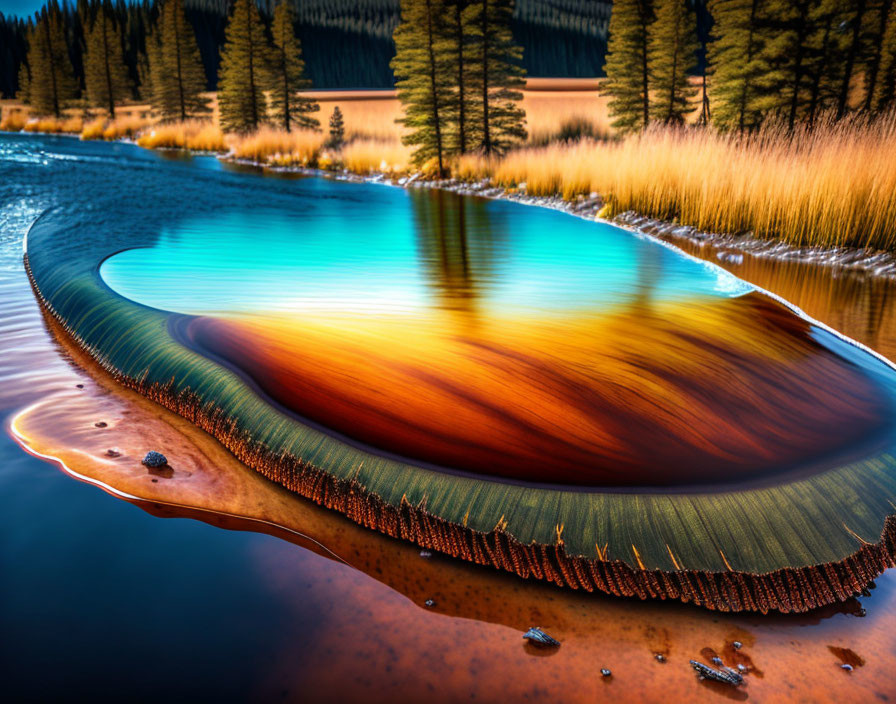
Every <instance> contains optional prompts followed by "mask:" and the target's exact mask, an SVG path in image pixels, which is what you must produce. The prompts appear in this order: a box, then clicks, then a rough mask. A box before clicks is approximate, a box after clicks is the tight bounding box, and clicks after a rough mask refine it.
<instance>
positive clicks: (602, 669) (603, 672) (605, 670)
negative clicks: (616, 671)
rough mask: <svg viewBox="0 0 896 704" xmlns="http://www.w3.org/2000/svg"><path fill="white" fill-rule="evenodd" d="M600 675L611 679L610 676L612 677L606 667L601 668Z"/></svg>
mask: <svg viewBox="0 0 896 704" xmlns="http://www.w3.org/2000/svg"><path fill="white" fill-rule="evenodd" d="M600 674H601V675H602V676H603V677H612V676H613V673H612V672H610V671H609V670H608V669H607V668H606V667H603V668H601V670H600Z"/></svg>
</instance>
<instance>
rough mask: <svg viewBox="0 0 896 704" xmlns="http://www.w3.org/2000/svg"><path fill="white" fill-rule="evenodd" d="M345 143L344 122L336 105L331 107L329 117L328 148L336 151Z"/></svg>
mask: <svg viewBox="0 0 896 704" xmlns="http://www.w3.org/2000/svg"><path fill="white" fill-rule="evenodd" d="M344 143H345V121H344V120H343V118H342V110H340V109H339V106H338V105H334V106H333V114H331V115H330V139H329V142H328V144H329V146H330V147H332V148H333V149H338V148H339V147H341V146H342V145H343V144H344Z"/></svg>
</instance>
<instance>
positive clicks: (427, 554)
mask: <svg viewBox="0 0 896 704" xmlns="http://www.w3.org/2000/svg"><path fill="white" fill-rule="evenodd" d="M420 557H432V553H431V552H430V551H429V550H421V551H420Z"/></svg>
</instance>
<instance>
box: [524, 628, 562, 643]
mask: <svg viewBox="0 0 896 704" xmlns="http://www.w3.org/2000/svg"><path fill="white" fill-rule="evenodd" d="M523 638H525V639H526V640H528V641H529V642H530V643H532V644H533V645H538V646H544V647H551V648H554V647H556V646H558V645H560V641H557V640H554V639H553V638H551V637H550V636H549V635H548V634H547V633H545V632H544V631H543V630H541V628H539V627H538V626H533V627H532V628H530V629H529V630H528V631H526V632H525V633H524V634H523Z"/></svg>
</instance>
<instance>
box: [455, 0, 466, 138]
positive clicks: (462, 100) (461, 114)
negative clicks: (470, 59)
mask: <svg viewBox="0 0 896 704" xmlns="http://www.w3.org/2000/svg"><path fill="white" fill-rule="evenodd" d="M462 10H463V7H462V6H461V0H455V2H454V22H455V27H456V28H457V100H458V103H457V138H458V146H459V147H460V151H461V154H463V153H465V152H466V151H467V131H466V130H467V117H466V110H467V105H466V103H467V101H466V97H465V94H464V27H463V24H462V22H461V15H462V14H463V12H462Z"/></svg>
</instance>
